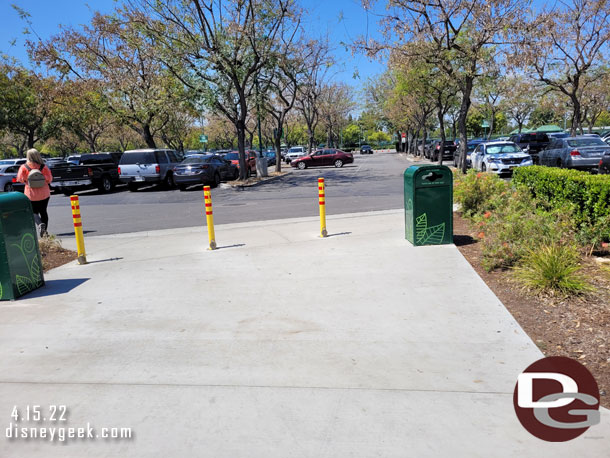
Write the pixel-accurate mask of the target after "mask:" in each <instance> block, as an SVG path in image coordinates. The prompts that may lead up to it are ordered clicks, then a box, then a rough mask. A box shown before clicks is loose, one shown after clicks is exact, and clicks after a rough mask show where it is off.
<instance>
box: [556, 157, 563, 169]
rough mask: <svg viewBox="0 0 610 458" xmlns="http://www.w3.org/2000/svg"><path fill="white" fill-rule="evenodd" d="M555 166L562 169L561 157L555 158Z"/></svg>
mask: <svg viewBox="0 0 610 458" xmlns="http://www.w3.org/2000/svg"><path fill="white" fill-rule="evenodd" d="M557 167H559V168H560V169H563V162H561V159H557Z"/></svg>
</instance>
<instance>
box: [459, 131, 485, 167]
mask: <svg viewBox="0 0 610 458" xmlns="http://www.w3.org/2000/svg"><path fill="white" fill-rule="evenodd" d="M484 142H485V140H483V139H482V138H473V139H472V140H470V141H468V143H467V144H466V168H471V167H472V161H471V155H472V152H473V151H474V149H475V148H476V147H477V146H479V145H480V144H481V143H484ZM455 148H456V150H455V152H454V153H453V165H454V166H455V167H459V166H460V163H459V161H460V154H459V153H460V148H459V142H458V141H456V142H455Z"/></svg>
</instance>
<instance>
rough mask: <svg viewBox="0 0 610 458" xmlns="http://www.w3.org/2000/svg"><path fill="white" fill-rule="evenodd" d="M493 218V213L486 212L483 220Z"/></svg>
mask: <svg viewBox="0 0 610 458" xmlns="http://www.w3.org/2000/svg"><path fill="white" fill-rule="evenodd" d="M490 216H491V212H485V214H484V215H483V218H489V217H490Z"/></svg>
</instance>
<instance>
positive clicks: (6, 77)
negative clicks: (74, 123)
mask: <svg viewBox="0 0 610 458" xmlns="http://www.w3.org/2000/svg"><path fill="white" fill-rule="evenodd" d="M58 87H59V84H58V82H57V80H56V79H54V78H51V77H44V76H42V75H40V74H38V73H35V72H33V71H31V70H27V69H25V68H23V67H21V66H19V65H17V64H15V63H10V62H3V63H2V64H0V129H6V130H8V131H9V132H11V133H12V134H14V135H16V136H18V137H22V138H23V139H24V142H25V144H26V145H27V147H28V148H33V147H34V146H35V145H36V143H38V142H39V141H44V140H46V139H48V138H50V137H51V136H53V135H55V134H56V133H57V132H58V129H59V120H58V119H57V117H56V116H55V112H54V110H53V108H54V102H55V100H56V98H57V94H58ZM18 143H21V142H18ZM17 149H18V151H19V152H20V154H21V153H22V152H23V149H22V148H17Z"/></svg>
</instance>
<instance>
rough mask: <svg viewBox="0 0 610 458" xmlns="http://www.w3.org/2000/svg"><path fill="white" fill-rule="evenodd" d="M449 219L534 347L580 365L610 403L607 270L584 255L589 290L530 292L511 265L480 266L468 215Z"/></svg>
mask: <svg viewBox="0 0 610 458" xmlns="http://www.w3.org/2000/svg"><path fill="white" fill-rule="evenodd" d="M453 224H454V234H455V235H454V241H455V245H456V246H457V247H458V249H459V250H460V252H461V253H462V254H463V255H464V257H465V258H466V259H467V260H468V262H470V264H471V265H472V266H473V267H474V269H475V270H476V271H477V273H478V274H479V276H480V277H481V278H482V279H483V281H485V283H487V286H489V288H490V289H491V290H492V291H493V292H494V293H495V295H496V296H497V297H498V298H499V299H500V300H501V301H502V303H504V305H505V306H506V308H507V309H508V310H509V311H510V313H511V314H512V315H513V317H514V318H515V319H516V320H517V322H519V324H520V325H521V327H522V328H523V329H524V330H525V332H526V333H527V334H528V335H529V336H530V338H531V339H532V340H533V341H534V342H535V343H536V345H538V348H540V350H541V351H542V352H543V353H544V354H545V356H567V357H570V358H573V359H576V360H578V361H579V362H580V363H582V364H583V365H585V366H586V367H587V368H588V369H589V370H590V371H591V373H592V374H593V376H594V377H595V379H596V380H597V383H598V385H599V390H600V395H601V404H602V405H603V406H604V407H609V408H610V396H608V392H609V390H610V274H608V273H605V272H604V271H602V270H601V269H600V267H599V266H598V265H597V263H596V262H595V261H594V259H592V258H586V259H585V260H584V261H583V264H582V273H583V274H584V275H585V277H586V278H587V279H588V280H589V281H590V282H591V284H592V285H593V286H594V287H595V292H594V293H591V294H587V295H586V296H583V297H571V298H563V297H558V296H550V295H549V296H541V295H535V294H532V293H529V292H527V291H525V290H524V289H523V288H522V287H521V285H519V284H518V283H516V282H515V281H514V279H513V275H512V272H511V271H510V270H495V271H493V272H487V271H486V270H485V269H484V268H483V267H481V244H480V243H479V242H478V240H477V237H476V235H475V234H476V232H475V231H473V230H472V228H471V226H470V223H469V221H468V220H467V219H464V218H462V217H461V216H460V215H459V214H458V213H454V216H453ZM601 254H603V255H606V256H608V253H601ZM524 369H525V368H524Z"/></svg>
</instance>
